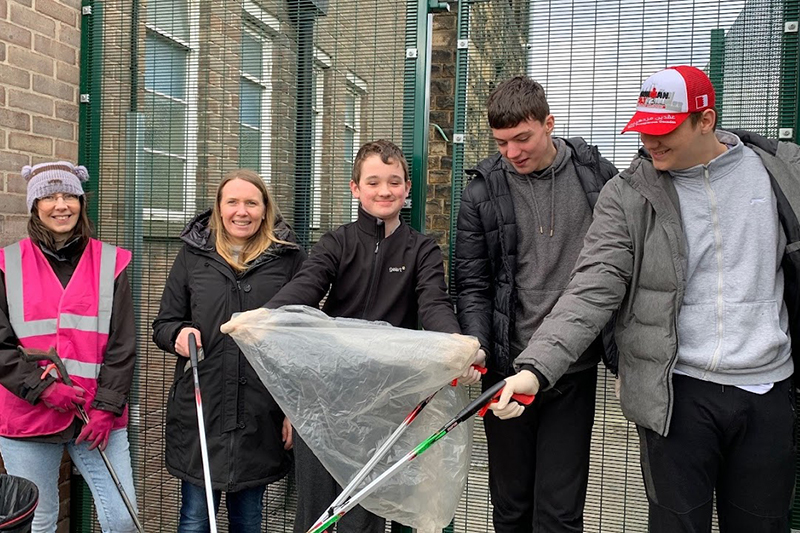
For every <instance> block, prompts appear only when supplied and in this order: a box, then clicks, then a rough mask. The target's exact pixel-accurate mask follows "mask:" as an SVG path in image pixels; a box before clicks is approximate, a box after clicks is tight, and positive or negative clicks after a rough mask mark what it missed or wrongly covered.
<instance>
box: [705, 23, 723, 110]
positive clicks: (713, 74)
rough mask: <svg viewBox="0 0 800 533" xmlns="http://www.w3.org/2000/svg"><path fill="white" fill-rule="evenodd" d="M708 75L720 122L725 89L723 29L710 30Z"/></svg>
mask: <svg viewBox="0 0 800 533" xmlns="http://www.w3.org/2000/svg"><path fill="white" fill-rule="evenodd" d="M708 77H709V79H711V83H712V84H713V85H714V93H715V95H716V102H715V103H716V108H717V123H718V124H721V123H722V96H723V93H724V90H725V30H724V29H722V28H715V29H713V30H711V57H710V58H709V61H708Z"/></svg>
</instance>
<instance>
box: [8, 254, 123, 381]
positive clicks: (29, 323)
mask: <svg viewBox="0 0 800 533" xmlns="http://www.w3.org/2000/svg"><path fill="white" fill-rule="evenodd" d="M101 244H102V248H101V252H100V276H99V277H100V279H99V287H98V312H97V316H83V315H75V314H70V313H62V314H60V315H59V321H60V326H61V328H62V329H75V330H78V331H84V332H89V333H99V334H104V335H108V333H109V330H110V327H111V312H112V309H113V307H114V269H115V267H116V261H117V252H116V248H115V247H114V246H112V245H110V244H106V243H101ZM5 275H6V296H7V299H8V314H9V321H10V322H11V327H12V328H13V329H14V333H15V334H16V335H17V337H18V338H26V337H34V336H39V335H55V334H56V333H57V331H58V326H59V323H58V322H57V321H56V319H53V318H49V319H43V320H25V297H24V294H23V290H24V289H23V281H22V251H21V248H20V243H18V242H17V243H14V244H12V245H9V246H7V247H6V248H5ZM64 366H65V367H66V370H67V372H68V373H69V374H70V375H74V376H80V377H85V378H91V379H96V378H97V376H98V375H99V374H100V367H101V365H100V364H93V363H84V362H80V361H74V360H71V359H64Z"/></svg>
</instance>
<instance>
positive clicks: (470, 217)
mask: <svg viewBox="0 0 800 533" xmlns="http://www.w3.org/2000/svg"><path fill="white" fill-rule="evenodd" d="M563 140H564V141H565V142H566V143H567V146H569V147H570V149H571V150H572V163H573V164H574V165H575V170H576V172H577V174H578V179H579V181H580V183H581V186H582V187H583V190H584V192H585V193H586V198H587V200H588V201H589V206H590V207H591V208H592V209H594V204H595V203H596V202H597V197H598V196H599V195H600V190H601V189H602V188H603V186H604V185H605V183H606V182H607V181H608V180H610V179H611V178H612V177H614V176H615V175H616V174H617V169H616V168H615V167H614V165H613V164H612V163H611V162H609V161H608V160H606V159H605V158H603V157H602V156H601V155H600V153H599V151H598V149H597V147H596V146H592V145H589V144H587V143H586V141H584V140H583V139H582V138H580V137H575V138H570V139H563ZM467 174H469V175H470V177H471V181H470V183H469V184H468V185H467V187H466V188H465V189H464V193H463V195H462V197H461V207H460V209H459V212H458V223H457V224H458V225H457V234H456V250H455V265H454V266H455V284H456V295H457V305H456V307H457V310H458V321H459V323H460V325H461V330H462V332H463V333H464V334H465V335H474V336H475V337H477V338H478V340H479V341H480V343H481V347H482V348H483V349H484V350H485V351H486V354H487V366H488V367H489V369H490V370H492V371H494V372H497V373H498V374H500V375H504V376H506V375H509V374H513V373H514V369H513V366H512V365H513V360H512V358H511V354H510V345H511V343H510V339H511V332H512V330H513V328H514V313H515V306H516V303H517V293H516V286H515V276H516V273H517V230H516V216H515V213H514V201H513V199H512V198H511V191H510V190H509V186H508V177H507V176H506V172H505V170H504V169H503V166H502V164H501V156H500V154H499V153H497V154H495V155H493V156H491V157H489V158H487V159H484V160H483V161H481V162H480V163H479V164H478V166H477V167H476V168H474V169H471V170H467ZM611 332H612V328H611V327H609V328H607V334H606V335H604V338H603V340H604V343H605V358H604V360H605V361H606V364H607V365H608V366H609V367H610V368H611V369H612V371H614V372H616V361H615V359H616V347H615V345H614V342H613V336H612V334H611Z"/></svg>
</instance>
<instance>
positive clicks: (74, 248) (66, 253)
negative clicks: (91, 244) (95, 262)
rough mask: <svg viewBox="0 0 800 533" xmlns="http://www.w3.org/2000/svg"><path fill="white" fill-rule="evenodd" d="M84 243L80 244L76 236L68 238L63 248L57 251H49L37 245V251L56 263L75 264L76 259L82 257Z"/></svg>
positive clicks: (45, 247) (41, 245)
mask: <svg viewBox="0 0 800 533" xmlns="http://www.w3.org/2000/svg"><path fill="white" fill-rule="evenodd" d="M87 243H88V241H86V242H81V238H80V236H78V235H76V236H74V237H72V238H70V239H69V240H68V241H67V242H66V243H65V244H64V246H62V247H61V248H60V249H58V250H51V249H50V248H48V247H47V246H44V245H43V244H39V249H40V250H41V251H42V253H43V254H45V255H49V256H50V257H52V258H53V259H55V260H57V261H61V262H62V263H65V262H66V263H72V264H75V263H77V261H78V259H79V258H80V257H81V255H83V250H84V249H85V248H86V244H87Z"/></svg>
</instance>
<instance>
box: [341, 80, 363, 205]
mask: <svg viewBox="0 0 800 533" xmlns="http://www.w3.org/2000/svg"><path fill="white" fill-rule="evenodd" d="M346 80H347V82H346V88H345V95H346V97H347V98H351V97H352V98H353V102H354V109H353V123H352V124H348V123H347V119H346V118H344V120H343V121H342V122H343V124H344V129H345V136H346V135H347V132H348V131H352V132H353V147H352V152H353V153H352V154H345V162H347V163H349V165H350V169H349V170H350V172H351V175H352V170H353V165H354V164H355V160H356V155H357V154H358V150H359V148H361V145H362V143H363V140H362V139H361V133H362V131H361V111H362V107H363V100H364V97H365V96H366V95H367V82H366V81H364V80H363V79H362V78H360V77H359V76H357V75H356V74H355V73H353V72H351V71H348V72H347V74H346ZM347 106H348V102H347V101H345V110H346V109H347ZM345 117H346V111H345ZM345 148H346V145H345ZM348 155H349V157H350V159H347V156H348ZM357 218H358V199H357V198H355V197H353V198H351V200H350V220H351V221H354V220H356V219H357Z"/></svg>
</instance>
